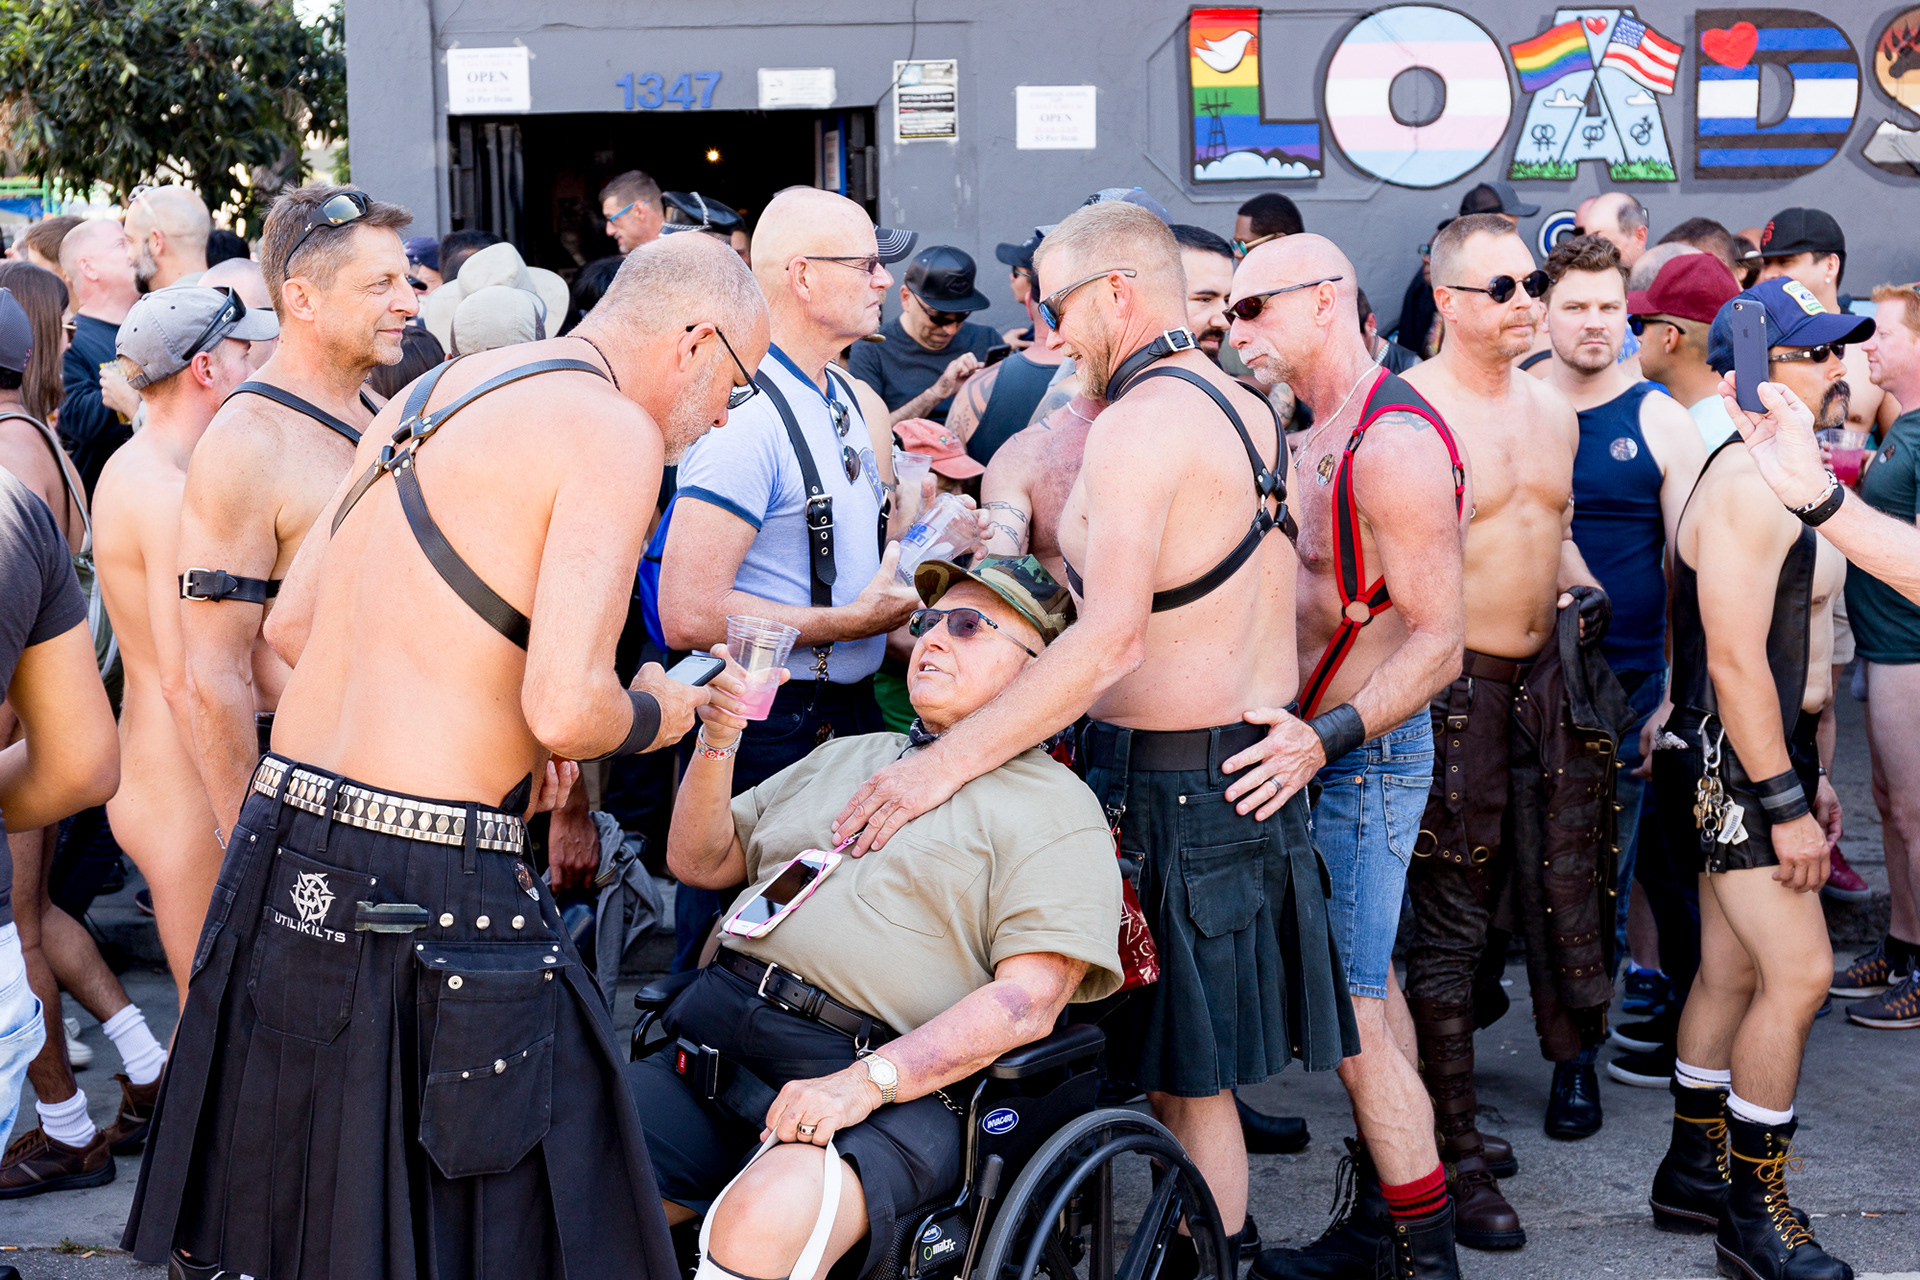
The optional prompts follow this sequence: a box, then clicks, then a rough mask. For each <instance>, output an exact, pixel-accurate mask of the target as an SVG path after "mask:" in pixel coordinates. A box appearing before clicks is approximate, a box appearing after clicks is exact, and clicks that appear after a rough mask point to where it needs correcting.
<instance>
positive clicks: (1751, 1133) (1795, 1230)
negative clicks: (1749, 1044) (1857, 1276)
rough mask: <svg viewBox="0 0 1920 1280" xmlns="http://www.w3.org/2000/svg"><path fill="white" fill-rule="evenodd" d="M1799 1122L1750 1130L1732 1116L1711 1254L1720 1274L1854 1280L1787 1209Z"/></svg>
mask: <svg viewBox="0 0 1920 1280" xmlns="http://www.w3.org/2000/svg"><path fill="white" fill-rule="evenodd" d="M1799 1127H1800V1126H1799V1122H1798V1121H1794V1120H1789V1121H1787V1123H1785V1124H1752V1123H1750V1122H1748V1121H1746V1120H1742V1119H1741V1118H1740V1117H1739V1116H1737V1115H1733V1114H1732V1113H1731V1112H1729V1113H1728V1115H1727V1129H1728V1132H1729V1134H1730V1136H1731V1138H1732V1142H1731V1144H1730V1151H1729V1154H1730V1155H1731V1156H1732V1157H1733V1159H1732V1162H1731V1163H1732V1168H1731V1170H1730V1173H1731V1175H1732V1176H1731V1178H1730V1181H1729V1185H1728V1190H1727V1208H1726V1212H1725V1214H1723V1215H1722V1216H1721V1218H1720V1229H1719V1231H1718V1232H1716V1233H1715V1236H1714V1241H1713V1251H1714V1253H1716V1254H1717V1255H1719V1261H1720V1274H1721V1275H1724V1276H1733V1277H1736V1278H1739V1280H1853V1268H1852V1267H1850V1266H1848V1265H1847V1264H1846V1263H1844V1262H1842V1261H1840V1259H1838V1258H1835V1257H1832V1256H1830V1255H1829V1254H1828V1253H1827V1251H1826V1250H1825V1249H1822V1248H1821V1247H1820V1245H1819V1242H1818V1241H1816V1240H1815V1239H1814V1238H1813V1233H1812V1232H1811V1231H1809V1230H1807V1227H1806V1225H1805V1224H1804V1223H1803V1222H1801V1221H1800V1219H1799V1217H1798V1215H1796V1214H1795V1213H1794V1211H1793V1206H1792V1205H1790V1204H1788V1203H1787V1163H1788V1161H1789V1160H1790V1159H1791V1157H1792V1149H1793V1134H1794V1130H1796V1129H1798V1128H1799Z"/></svg>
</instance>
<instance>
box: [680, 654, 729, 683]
mask: <svg viewBox="0 0 1920 1280" xmlns="http://www.w3.org/2000/svg"><path fill="white" fill-rule="evenodd" d="M726 669H727V664H726V663H724V662H722V661H721V660H720V659H718V658H716V657H714V656H713V655H712V654H710V653H690V654H688V655H687V656H686V657H684V658H682V659H680V661H678V662H676V663H674V664H673V667H672V668H671V669H670V670H669V671H668V672H667V679H669V680H677V681H679V682H680V683H681V684H690V685H692V686H694V687H695V688H699V687H700V686H701V685H704V684H705V683H707V681H709V680H711V679H713V678H714V677H715V676H717V675H719V674H720V673H721V672H722V671H725V670H726Z"/></svg>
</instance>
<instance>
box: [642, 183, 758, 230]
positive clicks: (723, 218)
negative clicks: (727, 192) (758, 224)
mask: <svg viewBox="0 0 1920 1280" xmlns="http://www.w3.org/2000/svg"><path fill="white" fill-rule="evenodd" d="M660 203H661V204H662V205H664V206H665V207H666V217H667V220H666V222H665V223H663V224H662V225H661V227H660V230H661V232H662V233H668V232H674V231H717V232H719V233H720V234H722V235H731V234H733V233H734V232H735V231H744V230H746V222H745V220H743V219H742V218H741V217H740V214H739V212H738V211H737V210H735V209H732V208H729V207H728V206H726V205H724V204H721V203H720V202H719V201H718V200H709V199H708V198H707V197H705V196H703V195H701V194H700V193H699V192H698V191H662V192H661V193H660Z"/></svg>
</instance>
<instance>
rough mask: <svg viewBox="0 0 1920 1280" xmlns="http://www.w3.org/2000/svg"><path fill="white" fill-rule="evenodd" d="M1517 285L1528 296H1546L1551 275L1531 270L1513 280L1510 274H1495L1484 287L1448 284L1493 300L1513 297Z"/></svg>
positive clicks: (1507, 299) (1504, 299) (1550, 285)
mask: <svg viewBox="0 0 1920 1280" xmlns="http://www.w3.org/2000/svg"><path fill="white" fill-rule="evenodd" d="M1516 285H1517V286H1518V287H1520V288H1522V289H1525V290H1526V291H1527V296H1528V297H1529V298H1540V297H1544V296H1546V292H1547V290H1548V289H1551V288H1552V287H1553V277H1551V276H1549V275H1548V274H1547V273H1546V272H1544V271H1533V272H1529V273H1528V274H1526V275H1524V276H1522V277H1520V279H1519V280H1517V281H1516V280H1515V279H1514V278H1513V277H1512V276H1495V277H1494V278H1493V279H1491V280H1489V281H1487V285H1486V288H1484V289H1483V288H1480V287H1478V286H1476V285H1470V284H1450V285H1448V286H1447V288H1449V289H1458V290H1459V291H1460V292H1462V293H1484V294H1486V295H1487V296H1488V297H1489V298H1492V299H1493V300H1494V301H1495V302H1507V301H1510V300H1511V299H1512V298H1513V290H1514V288H1515V286H1516Z"/></svg>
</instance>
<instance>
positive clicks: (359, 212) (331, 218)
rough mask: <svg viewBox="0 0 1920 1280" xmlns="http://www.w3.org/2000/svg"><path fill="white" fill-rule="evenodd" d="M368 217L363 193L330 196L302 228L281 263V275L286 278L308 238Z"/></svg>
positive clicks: (350, 192) (311, 214)
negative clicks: (322, 230)
mask: <svg viewBox="0 0 1920 1280" xmlns="http://www.w3.org/2000/svg"><path fill="white" fill-rule="evenodd" d="M366 216H367V196H366V193H365V192H363V191H342V192H341V193H340V194H339V195H337V196H328V197H327V198H326V199H325V200H322V201H321V202H320V203H319V204H318V205H316V206H315V207H314V210H313V212H312V213H309V214H308V215H307V222H306V225H305V226H303V227H301V228H300V235H299V237H298V238H297V239H295V240H294V242H293V248H291V249H289V250H287V256H286V257H285V258H283V259H282V260H281V262H280V274H281V275H282V276H285V275H287V274H288V273H289V271H290V269H291V268H292V266H293V255H295V254H296V253H299V252H300V246H301V245H303V244H305V243H306V242H307V237H308V236H310V235H312V234H313V233H314V232H316V231H319V230H320V229H322V228H323V227H344V226H346V225H347V224H348V223H350V222H357V221H359V220H360V219H361V218H364V217H366Z"/></svg>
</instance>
